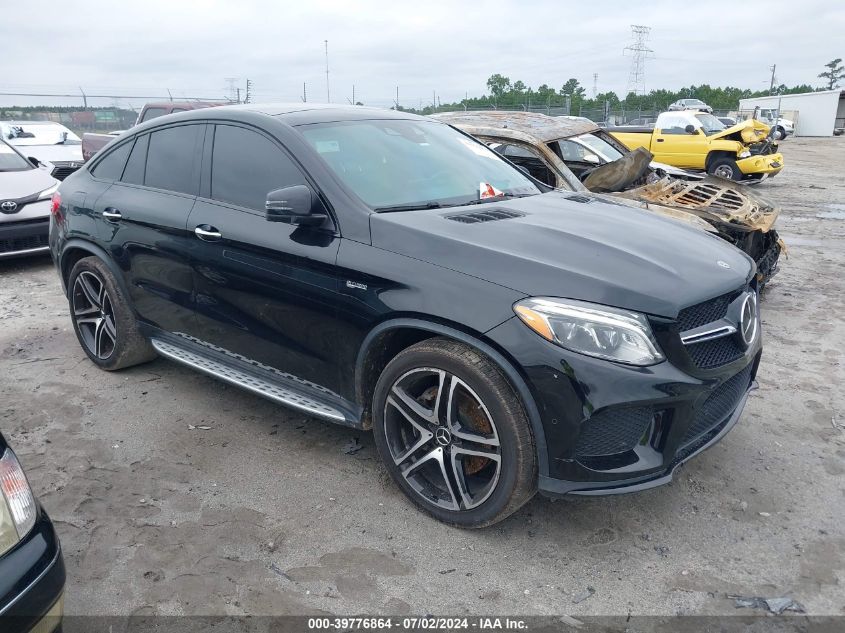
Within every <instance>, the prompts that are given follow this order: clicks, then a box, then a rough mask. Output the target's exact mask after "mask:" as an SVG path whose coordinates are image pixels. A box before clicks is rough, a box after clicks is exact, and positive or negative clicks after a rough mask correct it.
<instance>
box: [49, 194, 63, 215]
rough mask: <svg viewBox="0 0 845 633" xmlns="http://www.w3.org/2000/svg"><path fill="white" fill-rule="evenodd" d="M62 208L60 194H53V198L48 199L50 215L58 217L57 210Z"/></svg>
mask: <svg viewBox="0 0 845 633" xmlns="http://www.w3.org/2000/svg"><path fill="white" fill-rule="evenodd" d="M61 206H62V194H60V193H59V192H58V191H57V192H56V193H54V194H53V197H52V198H50V213H52V214H53V215H55V216H56V217H57V218H58V217H59V208H60V207H61Z"/></svg>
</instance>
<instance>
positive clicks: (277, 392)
mask: <svg viewBox="0 0 845 633" xmlns="http://www.w3.org/2000/svg"><path fill="white" fill-rule="evenodd" d="M150 343H151V344H152V346H153V348H155V350H156V351H157V352H158V353H159V354H161V355H162V356H164V357H165V358H168V359H170V360H173V361H176V362H177V363H181V364H183V365H187V366H188V367H191V368H192V369H196V370H197V371H200V372H202V373H204V374H207V375H209V376H212V377H213V378H217V379H219V380H222V381H224V382H228V383H230V384H233V385H235V386H237V387H240V388H241V389H245V390H247V391H251V392H252V393H254V394H257V395H259V396H263V397H265V398H267V399H269V400H273V401H274V402H277V403H279V404H282V405H284V406H286V407H291V408H293V409H299V410H300V411H304V412H306V413H308V414H310V415H313V416H315V417H318V418H322V419H324V420H328V421H330V422H335V423H337V424H343V425H344V426H356V427H357V426H359V425H360V424H359V422H358V421H357V420H354V419H353V418H352V416H350V415H346V414H344V412H343V411H342V410H341V409H340V408H336V407H333V406H332V405H330V404H328V403H325V402H321V401H320V400H318V399H316V398H313V397H310V396H309V395H307V394H304V393H302V391H300V390H298V389H293V388H288V387H286V386H284V385H283V384H280V383H279V382H276V381H271V380H268V379H266V378H264V377H262V376H260V375H258V374H257V373H253V372H249V371H245V370H243V369H240V368H238V367H234V366H232V365H229V364H227V363H222V362H220V361H218V360H216V359H214V358H210V357H209V356H206V355H205V354H200V353H197V352H194V351H192V350H189V349H186V348H185V347H182V346H180V345H175V344H173V343H171V342H170V341H165V340H162V339H160V338H151V339H150Z"/></svg>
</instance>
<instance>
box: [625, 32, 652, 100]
mask: <svg viewBox="0 0 845 633" xmlns="http://www.w3.org/2000/svg"><path fill="white" fill-rule="evenodd" d="M650 31H651V28H649V27H647V26H642V25H640V24H632V25H631V39H632V41H631V43H630V44H628V46H626V47H625V48H624V49H623V51H622V54H623V55H631V56H632V57H631V71H630V73H629V74H628V92H629V93H631V92H633V93H634V94H637V93H642V94H645V60H646V58H647V57H649V56H650V55H651V53H653V52H654V51H653V50H651V49H650V48H649V47H648V46H647V45H646V43H647V42H648V34H649V32H650Z"/></svg>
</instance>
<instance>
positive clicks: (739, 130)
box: [708, 119, 771, 144]
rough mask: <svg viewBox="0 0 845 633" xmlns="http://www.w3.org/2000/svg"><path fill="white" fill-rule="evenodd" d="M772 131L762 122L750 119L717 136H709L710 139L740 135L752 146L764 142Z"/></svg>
mask: <svg viewBox="0 0 845 633" xmlns="http://www.w3.org/2000/svg"><path fill="white" fill-rule="evenodd" d="M770 129H771V128H769V126H768V125H766V124H765V123H763V122H762V121H758V120H756V119H748V120H747V121H741V122H740V123H737V124H736V125H732V126H731V127H729V128H725V129H724V130H721V131H720V132H716V133H715V134H708V138H711V139H717V138H728V137H729V136H734V135H738V136H739V137H740V138H741V139H742V141H743V142H744V143H746V144H751V143H756V142H758V141H762V140H763V139H764V138H766V137H767V136H768V135H769V130H770Z"/></svg>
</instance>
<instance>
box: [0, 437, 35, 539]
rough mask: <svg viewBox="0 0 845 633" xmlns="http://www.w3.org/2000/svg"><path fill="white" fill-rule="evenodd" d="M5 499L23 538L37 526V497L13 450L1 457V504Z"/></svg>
mask: <svg viewBox="0 0 845 633" xmlns="http://www.w3.org/2000/svg"><path fill="white" fill-rule="evenodd" d="M4 498H5V503H6V507H7V508H8V512H9V515H10V517H11V519H12V523H13V524H14V526H15V528H16V531H17V536H18V538H23V537H24V536H25V535H26V534H27V533H28V532H29V531H30V530H31V529H32V526H33V525H34V524H35V515H36V506H35V497H33V496H32V489H30V487H29V482H28V481H27V480H26V475H24V472H23V469H22V468H21V465H20V464H19V463H18V459H17V457H15V454H14V453H13V452H12V451H11V449H6V452H5V453H4V454H3V456H2V457H0V503H3V499H4Z"/></svg>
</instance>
